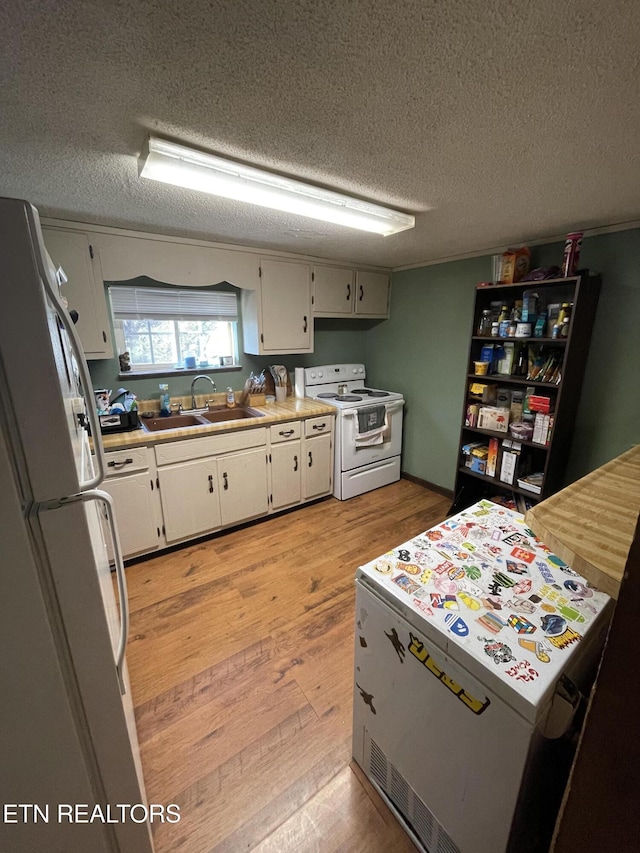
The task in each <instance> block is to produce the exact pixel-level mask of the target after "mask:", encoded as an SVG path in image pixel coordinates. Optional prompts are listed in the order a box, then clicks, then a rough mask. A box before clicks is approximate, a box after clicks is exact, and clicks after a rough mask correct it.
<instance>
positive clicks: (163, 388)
mask: <svg viewBox="0 0 640 853" xmlns="http://www.w3.org/2000/svg"><path fill="white" fill-rule="evenodd" d="M159 387H160V417H161V418H168V417H169V415H170V414H171V400H170V399H169V386H168V385H166V384H165V383H160V386H159Z"/></svg>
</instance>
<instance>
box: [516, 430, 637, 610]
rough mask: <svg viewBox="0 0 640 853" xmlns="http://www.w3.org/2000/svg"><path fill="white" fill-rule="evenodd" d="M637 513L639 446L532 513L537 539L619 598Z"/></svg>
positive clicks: (540, 505)
mask: <svg viewBox="0 0 640 853" xmlns="http://www.w3.org/2000/svg"><path fill="white" fill-rule="evenodd" d="M639 513H640V445H636V446H635V447H632V448H631V449H630V450H627V452H626V453H623V454H622V455H621V456H618V457H616V458H615V459H612V460H611V461H610V462H607V463H606V465H603V466H602V467H601V468H597V469H596V470H595V471H592V472H591V473H590V474H587V476H586V477H583V478H582V479H581V480H577V481H576V482H575V483H572V484H571V485H570V486H567V487H566V489H563V490H562V491H561V492H558V493H557V494H555V495H552V496H551V497H550V498H547V499H546V500H544V501H542V502H541V503H539V504H538V505H537V506H535V507H533V509H530V510H529V511H528V512H527V514H526V516H525V520H526V521H527V523H528V524H529V526H530V527H531V529H532V530H533V531H534V533H535V534H536V536H538V537H539V538H540V539H542V541H543V542H545V543H546V544H547V545H548V546H549V547H550V548H551V549H552V550H553V551H555V553H556V554H558V555H559V556H560V557H561V558H562V559H563V560H565V562H567V563H568V564H569V565H570V566H571V567H572V568H573V569H575V571H576V572H578V573H579V574H581V575H583V576H584V577H585V578H587V580H589V581H590V582H591V583H593V584H594V586H597V587H598V589H601V590H602V591H603V592H606V593H607V594H608V595H610V596H611V597H612V598H617V597H618V592H619V589H620V583H621V581H622V577H623V574H624V570H625V565H626V562H627V556H628V554H629V548H630V546H631V542H632V540H633V536H634V533H635V529H636V524H637V521H638V514H639Z"/></svg>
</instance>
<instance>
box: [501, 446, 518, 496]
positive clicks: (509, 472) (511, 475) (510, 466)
mask: <svg viewBox="0 0 640 853" xmlns="http://www.w3.org/2000/svg"><path fill="white" fill-rule="evenodd" d="M521 447H522V445H521V444H520V443H519V442H518V441H511V440H510V439H503V440H502V460H501V463H500V480H501V481H502V482H503V483H508V485H510V486H512V485H513V481H514V480H515V476H516V467H517V464H518V459H519V457H520V450H521Z"/></svg>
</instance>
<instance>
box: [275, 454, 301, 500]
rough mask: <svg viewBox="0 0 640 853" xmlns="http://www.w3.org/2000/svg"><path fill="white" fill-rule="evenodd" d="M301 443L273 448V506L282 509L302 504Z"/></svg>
mask: <svg viewBox="0 0 640 853" xmlns="http://www.w3.org/2000/svg"><path fill="white" fill-rule="evenodd" d="M300 452H301V445H300V442H299V441H286V442H283V443H282V444H276V445H274V446H273V447H272V448H271V506H272V508H273V509H282V508H283V507H285V506H293V505H294V504H298V503H300V498H301V495H302V487H301V473H302V459H301V456H300Z"/></svg>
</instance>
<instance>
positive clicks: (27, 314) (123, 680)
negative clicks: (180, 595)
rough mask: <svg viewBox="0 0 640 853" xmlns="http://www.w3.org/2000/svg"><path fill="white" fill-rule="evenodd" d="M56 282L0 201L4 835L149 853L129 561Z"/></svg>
mask: <svg viewBox="0 0 640 853" xmlns="http://www.w3.org/2000/svg"><path fill="white" fill-rule="evenodd" d="M58 277H59V273H58V272H57V271H56V269H55V267H54V265H53V264H52V262H51V259H50V258H49V256H48V255H47V252H46V250H45V247H44V243H43V240H42V233H41V230H40V223H39V219H38V214H37V211H36V210H35V208H33V207H32V206H31V205H30V204H28V203H27V202H24V201H20V200H16V199H0V280H1V285H0V298H1V300H2V307H1V309H0V399H1V405H0V546H1V548H0V554H1V555H2V558H1V562H2V578H3V582H2V596H0V662H1V667H0V685H1V691H2V700H1V702H0V725H1V732H2V734H1V738H2V760H1V761H0V791H1V792H2V801H3V814H2V816H0V817H1V818H2V821H1V825H0V837H1V839H2V840H1V842H0V844H1V846H2V849H4V850H16V851H22V850H24V851H26V850H28V851H30V853H40V851H42V853H57V851H64V853H87V851H89V850H90V851H92V853H102V851H105V853H106V852H107V851H109V853H114V851H121V852H122V853H125V851H126V853H152V850H153V845H152V841H151V834H150V830H149V822H148V820H147V819H146V815H147V812H148V810H147V805H146V801H145V792H144V785H143V778H142V772H141V766H140V759H139V750H138V744H137V736H136V728H135V721H134V716H133V705H132V701H131V693H130V687H129V680H128V675H127V670H126V661H125V657H124V651H125V647H126V640H127V629H128V609H127V601H126V583H125V577H124V568H123V564H122V559H121V555H120V547H119V543H118V535H117V530H116V527H115V523H114V518H113V512H112V508H111V504H110V497H109V495H107V494H106V493H104V492H102V491H100V489H99V485H100V483H101V480H102V478H103V476H104V459H103V451H102V443H101V440H100V429H99V426H98V424H97V418H96V416H95V412H94V407H93V405H92V401H93V396H92V393H91V379H90V376H89V373H88V368H87V364H86V361H85V359H84V355H83V353H82V348H81V346H80V343H79V340H78V338H77V335H76V333H75V329H74V328H73V323H72V321H71V319H70V316H69V314H68V312H67V309H66V307H65V306H64V305H63V304H62V303H61V301H60V298H59V291H58ZM71 307H72V306H71ZM85 399H86V400H87V404H85ZM87 416H89V417H90V419H91V424H92V434H93V443H94V452H93V453H91V452H90V449H89V441H88V437H87V432H86V429H85V428H84V426H83V424H84V423H85V420H86V418H87ZM105 536H109V537H110V538H111V540H112V541H111V546H112V548H113V551H114V554H115V569H116V576H117V589H118V599H119V600H116V595H115V593H114V585H113V583H112V575H111V567H110V565H109V560H108V557H107V547H106V541H105ZM122 806H124V807H125V808H122ZM127 806H128V807H129V808H126V807H127ZM132 806H137V808H135V809H133V810H132V809H131V807H132ZM109 807H111V808H109Z"/></svg>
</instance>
